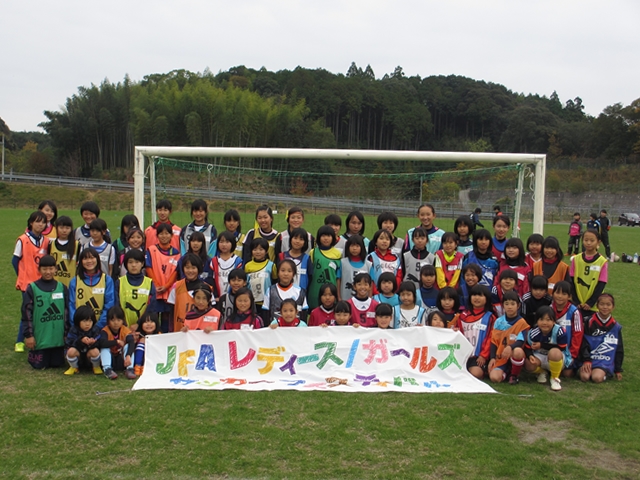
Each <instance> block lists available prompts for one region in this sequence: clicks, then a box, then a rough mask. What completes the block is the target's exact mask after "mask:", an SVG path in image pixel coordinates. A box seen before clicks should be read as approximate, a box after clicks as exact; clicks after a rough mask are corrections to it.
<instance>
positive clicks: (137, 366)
mask: <svg viewBox="0 0 640 480" xmlns="http://www.w3.org/2000/svg"><path fill="white" fill-rule="evenodd" d="M159 333H160V320H159V319H158V314H157V313H151V312H145V313H144V314H143V315H142V316H141V317H140V318H139V319H138V328H137V329H136V334H135V335H136V337H137V338H138V340H137V342H136V350H135V353H134V354H133V373H135V374H136V375H137V376H140V375H142V372H143V371H144V353H145V346H146V341H147V337H148V336H149V335H157V334H159Z"/></svg>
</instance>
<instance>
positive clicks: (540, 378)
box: [538, 370, 548, 383]
mask: <svg viewBox="0 0 640 480" xmlns="http://www.w3.org/2000/svg"><path fill="white" fill-rule="evenodd" d="M547 378H548V377H547V372H546V370H543V371H541V372H540V373H539V374H538V383H547Z"/></svg>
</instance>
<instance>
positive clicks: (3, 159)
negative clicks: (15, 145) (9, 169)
mask: <svg viewBox="0 0 640 480" xmlns="http://www.w3.org/2000/svg"><path fill="white" fill-rule="evenodd" d="M2 180H3V181H4V133H3V134H2Z"/></svg>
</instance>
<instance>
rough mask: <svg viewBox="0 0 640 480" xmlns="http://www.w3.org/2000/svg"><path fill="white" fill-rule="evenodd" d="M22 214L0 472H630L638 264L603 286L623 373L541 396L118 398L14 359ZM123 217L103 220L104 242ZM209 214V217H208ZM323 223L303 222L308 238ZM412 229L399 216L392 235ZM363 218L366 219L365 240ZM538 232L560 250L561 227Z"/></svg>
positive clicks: (628, 238)
mask: <svg viewBox="0 0 640 480" xmlns="http://www.w3.org/2000/svg"><path fill="white" fill-rule="evenodd" d="M29 213H30V212H28V211H27V210H16V209H12V210H0V215H1V218H2V219H3V223H4V228H3V229H2V230H0V253H1V255H0V257H1V258H3V259H4V261H3V262H2V264H0V272H2V273H3V275H0V285H1V287H2V291H3V292H5V293H4V294H3V296H2V311H1V312H0V329H1V331H2V332H4V333H3V335H2V337H1V338H2V340H1V343H0V392H1V393H0V408H1V412H2V415H0V429H1V432H2V438H1V439H0V458H1V461H0V475H1V476H2V477H3V478H32V479H40V478H81V477H84V478H150V477H155V478H185V479H187V478H203V477H204V478H247V477H251V478H441V477H449V478H466V479H476V478H477V479H481V478H505V479H506V478H514V477H518V478H532V479H534V478H535V479H538V478H576V479H583V478H602V479H611V478H639V477H640V460H639V459H640V442H639V441H638V437H636V435H637V432H636V428H638V424H639V420H640V414H639V410H640V402H639V401H638V399H639V398H640V396H639V395H640V376H639V374H638V358H639V355H638V351H639V350H640V335H639V334H638V330H637V329H638V326H639V324H640V322H639V321H638V311H639V310H640V303H639V302H638V293H637V292H638V288H637V286H638V284H640V268H639V267H638V265H634V264H620V263H617V264H612V265H611V266H610V279H609V284H608V286H607V291H608V292H610V293H613V294H614V295H615V297H616V300H617V306H616V310H615V311H614V316H615V317H616V318H617V319H618V320H619V321H620V323H621V324H622V325H623V326H624V335H625V337H624V340H625V351H626V356H625V361H624V367H625V373H624V374H623V376H624V377H623V380H622V381H621V382H617V381H611V382H609V381H607V382H605V383H604V384H600V385H593V384H583V383H581V382H579V381H577V380H565V381H564V382H563V390H562V391H561V392H558V393H554V392H551V391H550V390H549V388H548V386H546V387H542V386H540V385H538V384H537V383H536V382H535V378H530V379H529V378H525V379H523V381H522V382H521V383H520V384H519V385H518V386H509V385H498V386H496V387H495V388H496V390H497V391H498V392H500V393H501V395H465V394H458V395H456V394H446V393H441V394H423V395H416V394H399V393H385V394H361V393H354V394H345V393H335V392H254V393H252V392H242V391H230V390H227V391H221V392H213V391H171V390H161V391H136V392H130V388H131V385H132V383H131V382H130V381H127V380H125V379H123V378H119V379H118V380H116V381H114V382H110V381H108V380H107V379H105V378H104V377H103V376H98V377H94V376H93V375H90V374H85V375H80V376H75V377H71V378H68V377H65V376H64V375H62V371H61V370H47V371H34V370H33V369H32V368H31V367H30V366H29V365H28V363H27V361H26V354H19V353H14V352H13V344H14V341H15V334H16V331H17V323H18V318H19V316H18V312H19V308H20V295H19V294H18V293H17V292H16V291H15V289H14V284H15V274H14V272H13V270H12V268H11V264H10V259H11V255H12V252H13V247H14V242H15V239H16V237H17V236H18V235H19V234H20V233H22V232H23V231H24V227H25V224H26V219H27V216H28V214H29ZM62 213H65V214H70V215H71V217H72V218H73V219H74V222H75V221H79V220H80V217H79V214H78V212H76V211H74V212H61V214H62ZM122 214H123V213H122V212H104V213H103V214H102V217H103V218H104V219H105V220H106V221H107V222H108V223H109V226H110V228H111V231H112V232H113V233H115V234H116V235H117V232H118V226H119V223H120V218H121V216H122ZM211 217H212V218H211V220H213V222H214V223H215V224H216V225H217V226H221V225H222V221H221V217H222V215H221V214H220V213H216V214H213V215H211ZM322 217H323V216H320V215H318V216H308V217H307V219H306V224H307V226H308V227H309V230H310V231H312V232H313V233H315V231H316V230H317V228H318V226H319V225H320V224H321V222H322ZM187 220H188V216H187V214H184V213H183V214H182V215H175V216H174V221H175V222H176V223H178V224H180V225H183V224H185V223H187ZM252 223H253V222H250V221H247V220H245V221H244V226H243V229H244V230H247V229H248V228H250V227H251V226H252V225H251V224H252ZM414 223H416V222H415V220H413V219H403V220H402V222H401V226H400V228H399V230H398V231H406V229H407V228H409V227H410V226H413V225H414ZM435 223H436V224H438V225H439V226H441V227H443V228H445V229H446V228H451V226H452V221H450V220H446V221H442V222H439V221H437V220H436V222H435ZM275 227H276V228H277V229H282V228H283V227H284V216H283V215H278V216H277V217H276V222H275ZM374 227H375V221H374V220H373V219H372V218H367V232H366V233H367V235H368V236H369V237H371V236H372V234H373V231H374V230H375V228H374ZM545 228H546V231H545V234H547V235H556V236H557V237H558V238H559V239H560V241H561V242H560V243H561V245H565V244H566V240H567V226H566V225H551V226H549V225H548V226H546V227H545ZM529 233H531V226H530V225H524V226H523V236H524V237H525V238H526V236H527V235H528V234H529ZM610 236H611V243H612V246H613V250H614V251H615V252H617V253H622V252H623V251H624V252H626V253H630V252H631V253H634V252H635V251H640V229H635V228H627V227H617V226H615V227H613V228H612V230H611V234H610ZM97 392H100V393H103V394H100V395H98V394H97Z"/></svg>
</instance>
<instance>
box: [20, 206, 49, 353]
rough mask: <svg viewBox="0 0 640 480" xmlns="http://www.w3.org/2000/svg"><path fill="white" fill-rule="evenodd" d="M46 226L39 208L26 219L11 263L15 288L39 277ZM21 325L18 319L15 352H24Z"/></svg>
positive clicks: (24, 285)
mask: <svg viewBox="0 0 640 480" xmlns="http://www.w3.org/2000/svg"><path fill="white" fill-rule="evenodd" d="M46 226H47V217H46V215H45V214H44V213H43V212H41V211H40V210H38V211H36V212H33V213H32V214H31V215H29V218H28V220H27V231H26V233H23V234H22V235H20V236H19V237H18V240H17V241H16V247H15V249H14V250H13V258H12V261H11V264H12V265H13V268H14V270H15V272H16V275H17V276H18V278H17V280H16V290H20V291H21V292H22V293H24V292H25V290H26V289H27V286H28V285H29V284H30V283H31V282H35V281H36V280H38V279H39V278H40V272H39V271H38V264H39V263H40V259H41V258H42V257H43V256H45V255H47V251H48V249H49V238H48V237H45V236H43V235H42V232H44V229H45V228H46ZM23 327H24V326H23V322H22V320H20V325H19V328H18V336H17V338H16V344H15V351H16V352H24V335H23Z"/></svg>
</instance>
